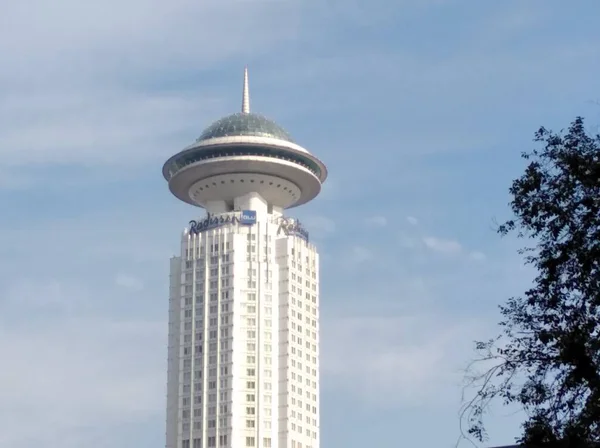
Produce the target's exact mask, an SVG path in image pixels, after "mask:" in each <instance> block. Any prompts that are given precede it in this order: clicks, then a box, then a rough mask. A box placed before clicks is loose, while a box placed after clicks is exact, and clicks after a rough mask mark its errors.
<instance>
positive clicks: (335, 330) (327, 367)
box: [322, 314, 481, 408]
mask: <svg viewBox="0 0 600 448" xmlns="http://www.w3.org/2000/svg"><path fill="white" fill-rule="evenodd" d="M480 329H481V323H477V322H475V321H456V320H455V319H447V320H444V319H443V318H441V317H438V316H435V315H431V314H420V315H413V316H403V317H399V316H393V317H372V318H371V317H366V318H363V317H351V318H333V319H330V320H328V321H327V320H325V322H324V323H323V361H322V366H323V375H324V381H325V382H326V384H327V386H329V387H331V388H333V389H336V388H337V389H342V390H345V391H346V392H348V393H353V394H357V395H358V396H359V397H360V398H361V399H362V400H364V401H366V402H368V403H369V404H371V405H377V406H378V407H391V408H395V407H403V406H407V407H412V406H428V405H430V404H431V403H432V402H435V403H436V404H437V405H442V404H444V403H445V402H448V401H449V400H457V399H458V396H459V393H460V391H459V389H458V388H456V387H453V386H455V385H456V384H458V383H460V381H461V378H462V376H461V375H462V373H461V372H460V369H461V367H462V363H464V359H462V354H464V353H465V349H467V350H468V348H470V342H471V340H472V338H473V335H477V334H480V333H479V331H480ZM349 359H356V360H360V362H354V363H351V364H352V365H351V366H350V365H349V364H348V360H349Z"/></svg>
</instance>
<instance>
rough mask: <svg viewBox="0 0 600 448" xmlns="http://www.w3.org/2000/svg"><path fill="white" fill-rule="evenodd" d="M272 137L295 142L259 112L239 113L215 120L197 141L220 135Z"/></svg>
mask: <svg viewBox="0 0 600 448" xmlns="http://www.w3.org/2000/svg"><path fill="white" fill-rule="evenodd" d="M237 136H249V137H270V138H277V139H279V140H285V141H288V142H293V140H292V137H291V136H290V135H289V134H288V133H287V132H286V131H285V130H284V129H283V128H282V127H281V126H279V125H278V124H277V123H275V122H274V121H271V120H269V119H268V118H265V117H263V116H262V115H258V114H251V113H243V112H240V113H237V114H233V115H229V116H227V117H224V118H221V119H220V120H218V121H215V122H214V123H213V124H211V125H210V126H209V127H207V128H206V129H205V130H204V132H203V133H202V135H200V137H198V139H197V141H199V142H200V141H203V140H208V139H211V138H218V137H237Z"/></svg>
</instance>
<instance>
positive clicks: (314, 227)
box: [302, 215, 335, 236]
mask: <svg viewBox="0 0 600 448" xmlns="http://www.w3.org/2000/svg"><path fill="white" fill-rule="evenodd" d="M302 222H303V224H305V225H306V228H307V229H308V231H309V232H311V233H316V234H317V235H319V236H324V235H325V234H328V233H332V232H334V231H335V222H334V221H333V220H332V219H331V218H327V217H326V216H317V215H311V216H307V217H306V218H304V219H302Z"/></svg>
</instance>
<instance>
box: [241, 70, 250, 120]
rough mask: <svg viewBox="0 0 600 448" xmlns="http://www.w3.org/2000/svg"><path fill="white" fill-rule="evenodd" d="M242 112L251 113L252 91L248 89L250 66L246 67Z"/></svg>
mask: <svg viewBox="0 0 600 448" xmlns="http://www.w3.org/2000/svg"><path fill="white" fill-rule="evenodd" d="M242 113H244V114H249V113H250V92H249V89H248V66H246V67H245V68H244V91H243V93H242Z"/></svg>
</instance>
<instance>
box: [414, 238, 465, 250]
mask: <svg viewBox="0 0 600 448" xmlns="http://www.w3.org/2000/svg"><path fill="white" fill-rule="evenodd" d="M423 243H424V244H425V246H426V247H427V248H428V249H430V250H432V251H434V252H439V253H444V254H452V255H455V254H459V253H460V252H461V251H462V245H461V244H460V243H459V242H458V241H456V240H448V239H442V238H436V237H433V236H427V237H424V238H423Z"/></svg>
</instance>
